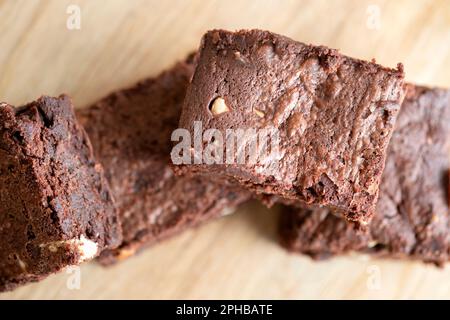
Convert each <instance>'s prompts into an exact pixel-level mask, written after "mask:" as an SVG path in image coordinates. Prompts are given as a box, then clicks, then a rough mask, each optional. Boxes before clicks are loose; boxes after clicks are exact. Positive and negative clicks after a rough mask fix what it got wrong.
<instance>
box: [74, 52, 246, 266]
mask: <svg viewBox="0 0 450 320" xmlns="http://www.w3.org/2000/svg"><path fill="white" fill-rule="evenodd" d="M193 69H194V64H193V59H192V57H190V58H188V59H187V60H186V61H185V62H181V63H178V64H176V65H175V66H174V67H173V68H172V69H171V70H169V71H167V72H164V73H162V74H161V75H159V76H158V77H156V78H153V79H148V80H146V81H143V82H141V83H139V84H137V85H136V86H134V87H132V88H130V89H127V90H122V91H118V92H115V93H113V94H111V95H110V96H108V97H106V98H105V99H102V100H101V101H100V102H98V103H96V104H94V105H93V106H91V107H90V108H87V109H85V110H80V111H79V112H78V116H79V119H80V121H81V122H82V123H83V124H84V126H85V128H86V130H87V132H88V134H89V136H90V138H91V141H92V143H93V146H94V150H95V153H96V156H97V157H98V158H99V160H101V162H102V164H103V165H104V167H105V172H106V176H107V179H108V180H109V182H110V185H111V188H112V191H113V194H114V196H115V198H116V200H117V207H118V209H119V215H120V220H121V223H122V227H123V234H124V239H123V242H122V244H121V245H120V247H119V248H118V249H115V250H109V251H106V252H104V253H103V254H102V255H101V257H100V261H101V262H102V263H104V264H109V263H113V262H116V261H117V260H121V259H123V258H126V257H128V256H130V255H132V254H134V253H135V252H136V251H137V250H139V249H141V248H142V247H144V246H148V245H150V244H153V243H155V242H156V241H158V240H160V239H162V238H165V237H168V236H170V235H173V234H176V233H178V232H180V231H181V230H184V229H186V228H188V227H191V226H194V225H197V224H199V223H201V222H203V221H207V220H210V219H212V218H214V217H219V216H221V215H224V214H226V213H227V212H229V211H228V210H231V209H233V208H234V207H236V206H237V205H238V204H240V203H241V202H243V201H245V200H247V199H248V198H249V196H248V194H246V193H245V192H242V191H240V190H239V191H237V190H233V189H230V188H225V187H223V186H221V185H219V184H217V183H214V182H211V181H210V179H200V178H187V177H176V176H174V174H173V171H172V169H171V163H170V150H171V148H172V144H171V141H170V137H171V133H172V131H173V130H175V129H176V128H177V125H178V120H179V115H180V112H181V105H182V101H183V99H184V96H185V93H186V87H187V85H188V83H189V81H190V79H191V76H192V73H193Z"/></svg>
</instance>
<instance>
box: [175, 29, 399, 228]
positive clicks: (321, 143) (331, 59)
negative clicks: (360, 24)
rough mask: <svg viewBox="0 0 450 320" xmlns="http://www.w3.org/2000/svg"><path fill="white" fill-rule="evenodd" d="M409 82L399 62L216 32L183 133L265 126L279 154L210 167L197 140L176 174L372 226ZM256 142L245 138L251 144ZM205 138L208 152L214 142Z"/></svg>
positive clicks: (189, 98) (208, 40)
mask: <svg viewBox="0 0 450 320" xmlns="http://www.w3.org/2000/svg"><path fill="white" fill-rule="evenodd" d="M403 77H404V76H403V71H402V66H401V65H399V66H398V69H397V70H393V69H388V68H384V67H381V66H379V65H377V64H375V63H371V62H365V61H361V60H356V59H352V58H349V57H346V56H344V55H341V54H339V53H338V52H337V51H336V50H333V49H329V48H326V47H321V46H311V45H306V44H303V43H300V42H296V41H293V40H291V39H289V38H287V37H283V36H280V35H277V34H273V33H270V32H266V31H260V30H251V31H246V30H244V31H239V32H235V33H232V32H228V31H223V30H214V31H210V32H208V33H206V35H205V36H204V37H203V40H202V43H201V47H200V56H199V62H198V66H197V68H196V71H195V74H194V76H193V80H192V83H191V85H190V86H189V88H188V91H187V95H186V99H185V102H184V106H183V112H182V116H181V119H180V127H182V128H186V129H188V130H189V131H190V132H191V133H192V134H193V135H194V134H195V126H196V125H197V126H198V125H199V123H200V124H201V126H202V128H201V129H202V130H203V132H204V133H206V130H208V129H218V130H219V131H220V133H221V135H222V137H229V136H230V134H229V133H228V134H227V130H229V129H232V130H235V132H234V133H236V130H238V129H241V130H242V129H244V130H247V129H254V130H256V131H257V132H258V133H261V132H262V130H263V129H268V131H269V132H273V135H272V136H270V135H269V138H270V140H272V138H274V139H275V138H276V136H277V134H278V137H279V139H278V148H276V146H275V147H274V148H273V149H271V151H272V152H261V154H260V157H259V158H258V159H257V161H256V162H255V161H254V158H253V162H251V161H244V163H242V161H241V163H238V160H236V158H235V159H234V161H233V159H232V158H230V159H228V158H227V159H226V160H225V157H223V158H222V162H221V161H220V160H219V161H217V162H214V163H213V165H211V164H205V152H203V153H201V150H200V148H198V145H197V147H196V146H195V144H194V148H193V149H194V151H193V153H194V155H195V159H197V160H196V161H194V160H192V159H189V158H187V157H186V158H185V159H186V160H187V161H188V163H186V162H182V165H180V166H178V167H177V168H178V169H177V173H179V174H206V175H210V174H213V175H216V176H217V177H218V178H219V177H221V178H222V179H224V180H229V181H231V182H237V183H238V184H241V185H244V186H246V187H247V188H248V189H250V190H252V191H256V192H257V193H262V194H271V195H276V196H281V197H284V198H287V199H293V200H296V201H299V202H302V203H304V204H309V205H311V204H316V205H325V206H329V207H332V208H335V209H336V210H341V211H343V215H344V216H345V217H346V218H347V219H349V220H353V221H361V222H366V221H368V220H369V218H370V216H371V212H372V211H373V209H374V207H375V203H376V200H377V198H378V190H379V183H380V178H381V173H382V171H383V167H384V162H385V157H386V148H387V145H388V142H389V140H390V137H391V133H392V130H393V127H394V124H395V121H396V117H397V113H398V110H399V106H400V103H401V101H402V99H403V96H404V93H403ZM197 132H198V131H197ZM228 132H230V131H228ZM252 137H253V138H254V137H255V136H254V135H253V136H252V135H251V134H249V135H248V136H245V138H244V141H255V140H254V139H252ZM203 138H204V140H203V146H204V147H205V149H206V148H207V147H208V146H210V144H211V142H212V140H209V139H208V137H207V136H204V137H203ZM215 138H216V137H214V139H215ZM194 140H195V139H194ZM275 140H276V139H275ZM262 141H264V140H262ZM261 145H263V143H261V144H260V146H261ZM232 148H234V147H229V146H228V145H226V146H225V148H224V149H225V151H224V152H223V154H227V152H228V151H230V153H231V154H232V153H233V151H234V150H233V149H232ZM238 148H239V150H245V146H244V147H242V146H241V147H237V148H236V150H238ZM199 150H200V152H199ZM218 150H219V151H218V153H219V154H220V152H221V150H220V149H218ZM274 150H275V152H273V151H274ZM235 153H236V152H235ZM202 157H203V158H202ZM198 159H200V160H203V161H199V160H198ZM246 159H249V158H246ZM189 160H192V162H194V163H193V164H192V163H189ZM180 162H181V161H180ZM199 162H201V163H199ZM174 163H175V162H174ZM175 164H179V163H175Z"/></svg>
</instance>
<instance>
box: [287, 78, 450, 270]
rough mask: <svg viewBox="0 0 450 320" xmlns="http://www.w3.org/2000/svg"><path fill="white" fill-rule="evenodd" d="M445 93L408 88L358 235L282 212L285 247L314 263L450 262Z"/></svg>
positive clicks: (325, 216)
mask: <svg viewBox="0 0 450 320" xmlns="http://www.w3.org/2000/svg"><path fill="white" fill-rule="evenodd" d="M449 169H450V90H443V89H429V88H424V87H415V86H412V85H409V86H408V90H407V97H406V99H405V101H404V103H403V106H402V109H401V111H400V115H399V117H398V121H397V126H396V129H395V131H394V134H393V137H392V140H391V143H390V145H389V152H388V157H387V161H386V168H385V171H384V173H383V178H382V183H381V191H380V199H379V201H378V204H377V210H376V214H375V215H374V218H373V220H372V222H371V224H370V225H369V226H368V231H367V232H365V233H357V232H355V231H354V230H353V227H352V226H351V225H349V224H348V223H346V222H345V221H343V220H341V219H339V218H337V217H336V216H334V215H333V214H331V213H330V212H329V211H328V210H326V209H317V210H305V209H295V208H292V207H291V208H289V207H286V208H285V212H284V213H283V214H282V216H281V221H280V233H281V238H282V243H283V244H284V246H286V247H287V248H289V249H290V250H292V251H295V252H302V253H306V254H309V255H311V256H313V257H315V258H324V257H329V256H332V255H339V254H343V253H347V252H349V251H364V252H371V253H374V254H379V255H384V256H389V257H396V258H412V259H420V260H423V261H426V262H434V263H436V264H443V263H444V262H446V261H448V260H449V257H450V213H449V204H448V195H449V181H448V179H449V178H448V175H449Z"/></svg>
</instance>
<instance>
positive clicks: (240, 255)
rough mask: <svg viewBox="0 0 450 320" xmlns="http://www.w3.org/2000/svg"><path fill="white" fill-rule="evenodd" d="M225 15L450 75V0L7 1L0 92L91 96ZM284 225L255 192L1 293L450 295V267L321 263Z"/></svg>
mask: <svg viewBox="0 0 450 320" xmlns="http://www.w3.org/2000/svg"><path fill="white" fill-rule="evenodd" d="M70 4H75V5H78V6H79V8H80V9H81V20H80V22H81V25H80V26H81V28H80V29H79V30H78V29H70V28H67V19H68V18H74V16H72V15H70V14H68V13H67V8H68V6H69V5H70ZM69 9H71V8H69ZM69 22H72V24H69V26H71V27H73V26H75V27H76V22H77V20H76V19H75V20H73V19H72V20H70V21H69ZM74 23H75V24H74ZM219 27H220V28H227V29H240V28H263V29H268V30H272V31H275V32H278V33H282V34H285V35H287V36H290V37H292V38H294V39H297V40H301V41H304V42H308V43H314V44H324V45H328V46H331V47H333V48H338V49H340V50H341V51H342V52H343V53H346V54H348V55H351V56H355V57H359V58H363V59H371V58H376V59H377V61H378V62H380V63H382V64H384V65H387V66H391V67H394V66H395V65H396V64H397V62H403V63H404V65H405V70H406V73H407V80H408V81H413V82H417V83H422V84H428V85H439V86H446V87H450V4H449V2H448V0H442V1H425V0H415V1H411V0H401V1H400V0H396V1H382V0H369V1H361V0H355V1H330V0H326V1H320V0H319V1H317V0H311V1H293V0H292V1H288V0H286V1H275V0H265V1H264V0H260V1H229V0H228V1H202V0H198V1H185V0H172V1H159V0H155V1H149V0H108V1H104V0H86V1H82V0H42V1H37V0H36V1H35V0H22V1H18V0H6V1H5V0H0V34H1V37H0V48H1V50H0V100H3V101H8V102H9V103H12V104H21V103H25V102H27V101H30V100H33V99H35V98H36V97H38V96H39V95H41V94H50V95H58V94H60V93H62V92H65V93H68V94H70V95H71V96H72V97H73V98H74V101H75V103H76V105H77V106H79V107H83V106H86V105H88V104H89V103H92V102H94V101H95V100H96V99H99V98H101V97H102V96H103V95H105V94H107V93H108V92H110V91H112V90H114V89H118V88H121V87H124V86H128V85H131V84H133V83H134V82H135V81H137V80H139V79H142V78H144V77H147V76H152V75H156V74H157V73H159V72H160V71H162V70H163V69H165V68H167V67H169V66H170V65H171V64H172V63H174V61H175V60H177V59H181V58H182V57H184V55H185V54H186V53H188V52H190V51H191V50H194V49H195V48H196V47H197V46H198V43H199V39H200V37H201V35H202V34H203V33H204V32H205V31H206V30H208V29H212V28H219ZM275 227H276V210H272V211H269V210H267V209H264V208H263V207H262V206H261V205H259V204H257V203H253V204H250V205H246V206H244V207H243V208H242V209H240V210H239V212H237V213H236V214H235V215H232V216H228V217H226V218H222V219H220V220H218V221H215V222H212V223H209V224H207V225H204V226H202V227H200V228H198V229H196V230H190V231H188V232H186V233H184V234H182V235H180V236H177V237H175V238H173V239H170V240H168V241H166V242H164V243H160V244H158V245H156V246H154V247H153V248H150V249H149V250H147V251H145V252H144V253H143V254H141V255H140V256H138V257H135V258H133V259H130V260H128V261H126V262H124V263H122V264H119V265H117V266H115V267H113V268H109V269H104V268H102V267H100V266H98V265H96V264H95V263H90V264H86V265H83V266H82V268H81V282H80V288H79V289H77V288H73V283H74V282H73V280H74V276H76V274H77V273H71V274H69V273H67V272H63V273H60V274H58V275H55V276H51V277H49V278H48V279H47V280H45V281H43V282H41V283H37V284H33V285H29V286H26V287H23V288H20V289H18V290H16V291H14V292H11V293H6V294H2V295H0V299H9V298H19V299H37V298H46V299H47V298H50V299H61V298H74V299H98V298H125V299H127V298H130V299H131V298H138V299H139V298H154V299H157V298H189V299H190V298H274V299H278V298H332V299H334V298H352V299H361V298H375V299H378V298H400V299H403V298H450V266H447V268H446V269H443V270H440V269H437V268H435V267H433V266H426V265H423V264H421V263H413V262H399V261H388V260H371V259H369V258H368V257H366V256H362V255H352V256H350V257H343V258H338V259H333V260H331V261H326V262H320V263H318V262H313V261H311V260H309V259H308V258H305V257H300V256H296V255H290V254H288V253H286V252H285V251H283V250H282V249H281V248H280V247H279V246H278V244H277V239H276V231H275ZM68 284H69V285H68ZM71 284H72V285H71Z"/></svg>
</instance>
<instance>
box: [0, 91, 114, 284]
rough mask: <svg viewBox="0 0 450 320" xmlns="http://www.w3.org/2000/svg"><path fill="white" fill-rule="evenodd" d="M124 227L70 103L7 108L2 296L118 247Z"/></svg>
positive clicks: (2, 138)
mask: <svg viewBox="0 0 450 320" xmlns="http://www.w3.org/2000/svg"><path fill="white" fill-rule="evenodd" d="M117 221H118V219H117V213H116V211H115V208H114V203H113V200H112V198H111V195H110V192H109V188H108V184H107V182H106V179H105V178H104V176H103V169H102V167H101V165H99V164H98V163H97V162H96V161H95V158H94V156H93V152H92V147H91V145H90V142H89V140H88V137H87V135H86V133H85V131H84V130H83V129H82V127H80V125H79V124H78V122H77V120H76V118H75V115H74V111H73V107H72V103H71V101H70V99H69V97H67V96H64V95H63V96H60V97H59V98H51V97H42V98H40V99H39V100H37V101H35V102H32V103H30V104H28V105H25V106H22V107H20V108H14V107H12V106H11V105H9V104H6V103H2V104H0V243H1V249H0V291H5V290H11V289H13V288H15V287H16V286H18V285H20V284H24V283H27V282H31V281H37V280H40V279H43V278H44V277H46V276H48V275H49V274H51V273H54V272H56V271H59V270H61V269H62V268H64V267H66V266H70V265H76V264H78V263H80V262H82V261H84V260H88V259H92V258H94V257H95V256H97V255H98V254H99V253H100V252H101V251H102V250H103V249H105V248H113V247H115V246H117V245H118V244H119V243H120V241H121V239H120V238H121V233H120V226H119V224H118V223H117Z"/></svg>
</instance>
